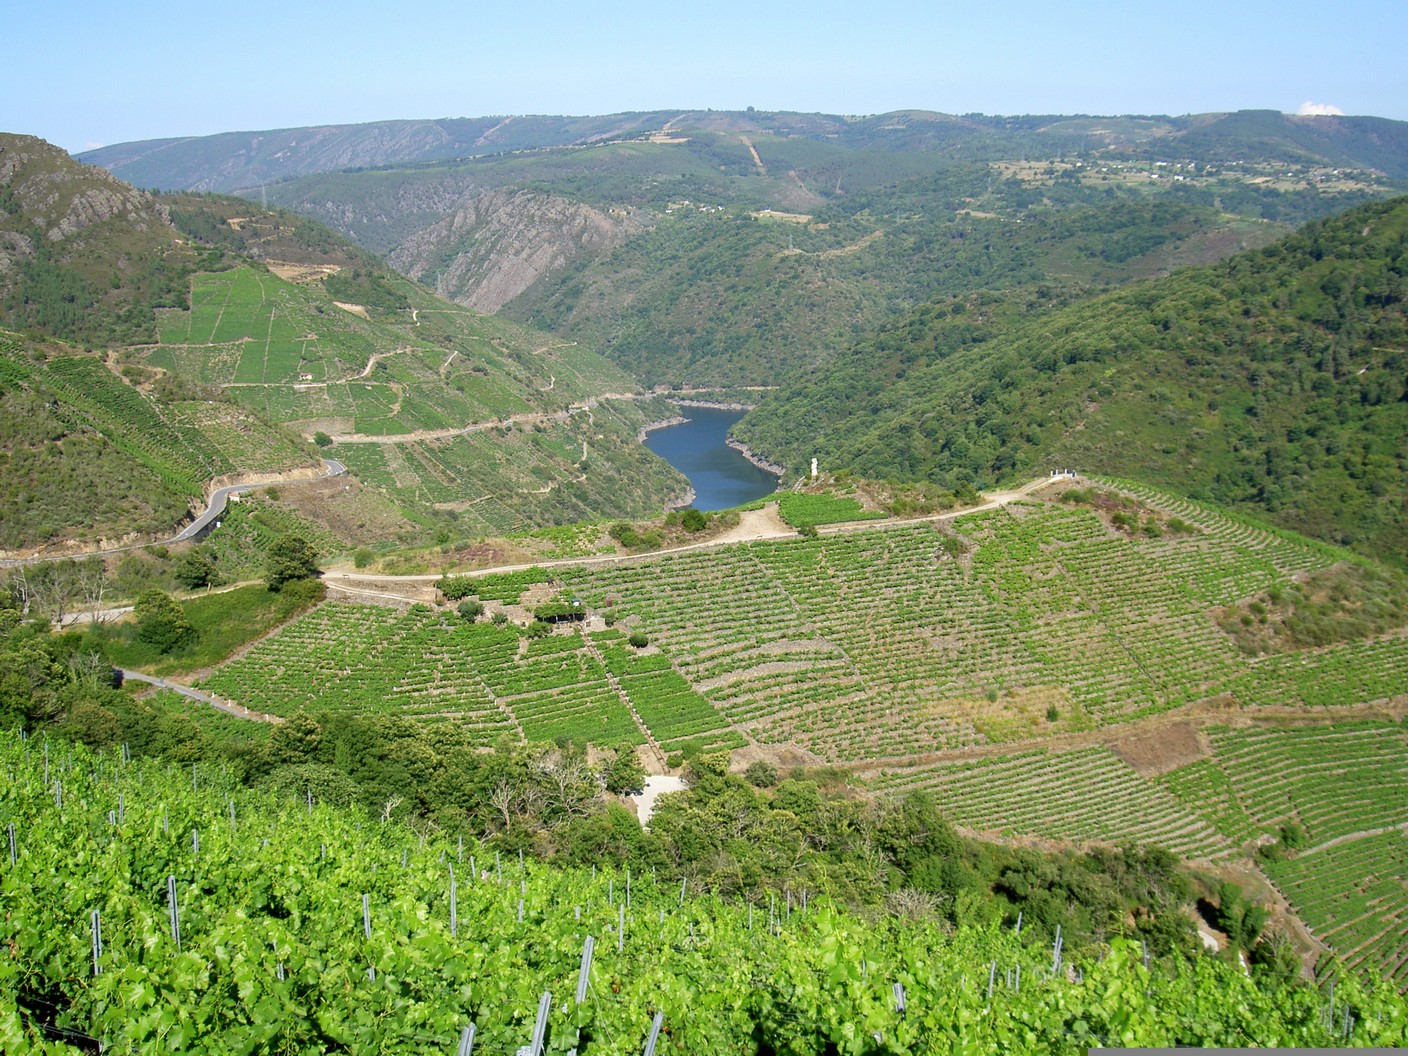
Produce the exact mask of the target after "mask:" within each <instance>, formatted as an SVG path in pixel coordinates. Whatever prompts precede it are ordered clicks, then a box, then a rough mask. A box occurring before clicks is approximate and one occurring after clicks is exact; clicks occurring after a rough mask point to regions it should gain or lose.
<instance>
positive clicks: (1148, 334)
mask: <svg viewBox="0 0 1408 1056" xmlns="http://www.w3.org/2000/svg"><path fill="white" fill-rule="evenodd" d="M1406 240H1408V202H1405V201H1404V200H1403V199H1398V200H1395V201H1392V202H1389V203H1381V204H1376V205H1371V206H1365V207H1362V208H1359V209H1355V210H1352V211H1350V212H1348V213H1345V214H1343V215H1341V216H1338V217H1335V218H1333V219H1331V220H1328V221H1325V222H1323V223H1318V224H1314V225H1310V226H1308V227H1307V228H1306V229H1304V230H1303V231H1301V232H1300V233H1298V234H1296V235H1293V236H1291V237H1289V238H1286V239H1284V240H1282V241H1281V242H1278V243H1276V244H1275V245H1273V246H1269V247H1267V248H1265V249H1263V250H1261V251H1258V252H1251V253H1247V254H1244V255H1242V256H1239V257H1236V258H1234V259H1233V260H1231V261H1229V262H1227V263H1225V264H1222V265H1217V266H1213V267H1208V268H1200V269H1191V270H1188V271H1184V272H1180V273H1178V274H1176V275H1174V276H1172V277H1170V278H1167V279H1163V280H1159V281H1157V282H1152V283H1147V284H1141V285H1137V286H1133V287H1130V288H1127V289H1124V290H1121V291H1118V292H1115V293H1110V294H1106V295H1103V296H1100V297H1095V298H1090V299H1086V300H1082V301H1078V302H1076V303H1074V304H1069V305H1064V306H1062V305H1060V304H1052V303H1051V302H1050V301H1049V300H1040V299H1038V298H1036V297H1035V296H1032V295H1030V294H1022V295H1015V296H1008V297H988V296H983V295H978V296H974V297H969V298H954V299H952V300H950V301H946V302H940V303H938V304H935V305H931V306H929V307H927V308H924V309H921V310H920V311H918V312H916V313H914V314H913V315H912V316H910V317H909V318H908V319H906V320H904V321H903V322H901V323H898V324H895V325H893V326H891V327H889V328H887V329H886V330H885V331H883V332H882V333H881V334H880V335H879V336H877V337H876V338H874V339H872V340H871V341H869V342H866V343H864V344H862V345H859V346H857V347H856V348H855V349H853V350H852V352H850V353H849V354H848V355H846V356H844V357H842V359H841V360H839V361H838V363H837V364H836V366H835V367H834V368H833V369H832V370H831V371H829V372H828V373H827V374H825V375H823V376H822V377H821V378H819V379H818V380H817V381H816V382H815V383H811V384H799V385H797V386H794V387H793V388H791V389H790V390H788V391H786V392H784V393H781V394H779V395H778V396H777V397H775V398H772V399H770V400H769V401H768V402H767V403H766V404H765V405H764V407H762V408H761V409H760V410H759V411H757V412H755V413H754V414H753V415H751V416H750V417H749V419H747V420H746V421H745V422H744V423H742V424H741V426H740V429H739V430H738V433H739V435H740V437H741V438H742V439H744V440H746V441H747V442H748V443H749V444H750V445H752V446H753V447H754V449H755V450H759V451H762V452H764V453H767V454H769V455H771V456H773V457H777V458H779V459H780V460H781V461H784V462H787V463H789V464H791V465H792V466H800V465H802V464H803V461H804V459H806V458H809V457H811V456H813V455H819V456H821V458H822V461H823V463H824V464H826V465H828V466H830V467H831V468H833V469H838V468H841V467H849V468H852V469H854V470H856V471H857V472H860V473H863V474H866V475H869V476H876V477H897V478H901V479H928V480H934V481H938V482H943V483H955V482H957V481H960V480H965V479H966V480H974V481H977V482H978V483H980V484H986V483H990V482H992V481H994V480H997V479H999V478H1002V477H1006V476H1010V475H1012V474H1013V473H1026V472H1030V471H1033V470H1037V471H1041V470H1044V469H1046V468H1048V466H1049V465H1052V464H1054V465H1068V464H1074V465H1078V466H1079V467H1080V468H1082V469H1084V470H1088V471H1099V472H1106V473H1111V474H1115V475H1119V476H1126V477H1130V478H1134V479H1138V480H1142V481H1148V482H1155V483H1163V484H1167V485H1169V486H1173V487H1177V488H1180V489H1183V490H1185V491H1187V492H1188V493H1191V494H1194V495H1199V496H1203V497H1207V498H1211V499H1214V500H1216V501H1219V502H1222V503H1227V504H1230V505H1233V506H1237V507H1241V508H1244V509H1256V510H1260V511H1263V512H1264V513H1266V514H1268V515H1269V516H1271V517H1272V518H1273V519H1274V520H1275V521H1276V522H1277V523H1279V524H1283V525H1286V526H1289V527H1293V528H1296V529H1298V530H1300V531H1303V532H1305V533H1306V534H1308V535H1313V536H1317V537H1320V538H1326V539H1331V540H1334V541H1337V542H1344V543H1348V544H1350V545H1353V546H1355V547H1356V548H1358V549H1360V550H1363V551H1365V552H1373V553H1380V554H1389V555H1400V556H1401V555H1402V554H1404V553H1405V552H1408V509H1405V500H1408V487H1405V483H1404V482H1405V480H1408V443H1405V437H1408V398H1405V396H1406V395H1408V393H1405V389H1404V378H1405V366H1404V358H1403V357H1404V352H1403V349H1404V347H1405V338H1408V335H1405V323H1404V317H1403V301H1404V295H1405V269H1408V262H1405V256H1404V247H1405V241H1406Z"/></svg>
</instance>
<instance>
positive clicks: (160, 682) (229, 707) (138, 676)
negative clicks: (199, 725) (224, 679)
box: [119, 668, 284, 722]
mask: <svg viewBox="0 0 1408 1056" xmlns="http://www.w3.org/2000/svg"><path fill="white" fill-rule="evenodd" d="M119 670H120V671H121V672H122V678H123V681H130V682H145V683H146V684H147V685H149V686H156V687H157V688H158V689H169V690H171V691H172V692H173V693H179V694H181V696H183V697H189V698H190V699H191V700H195V701H199V702H200V703H202V704H209V705H210V706H211V707H212V708H215V709H217V710H219V711H223V712H225V714H227V715H233V716H235V717H236V718H238V719H254V720H256V721H258V722H283V721H284V720H283V719H281V718H280V717H279V716H277V715H265V714H264V713H263V712H262V711H250V710H249V709H248V708H246V707H242V706H241V705H239V704H232V703H230V702H229V701H228V700H221V699H220V698H219V697H217V696H216V695H215V694H214V693H205V692H202V691H201V690H199V689H192V688H191V687H190V686H185V685H182V684H181V683H180V682H169V681H167V680H166V679H164V678H156V677H154V676H152V675H144V674H142V672H140V671H128V670H127V669H126V668H119Z"/></svg>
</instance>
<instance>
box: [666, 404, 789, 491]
mask: <svg viewBox="0 0 1408 1056" xmlns="http://www.w3.org/2000/svg"><path fill="white" fill-rule="evenodd" d="M744 413H745V412H743V411H725V410H719V409H717V408H713V407H681V408H680V414H681V415H682V416H684V417H687V418H688V419H689V421H687V422H685V423H684V424H683V425H672V426H669V427H668V428H666V429H656V430H655V431H654V432H652V433H650V434H648V435H647V436H646V438H645V446H646V447H648V448H650V450H652V451H654V452H655V453H656V454H657V455H659V456H660V457H661V458H663V459H664V460H665V461H666V462H668V463H670V465H672V466H674V467H675V468H676V469H678V470H679V471H680V472H681V473H683V474H684V475H685V476H686V477H688V478H689V483H690V486H691V487H693V488H694V508H695V509H698V510H705V511H708V510H726V509H728V508H729V507H730V506H738V505H741V504H742V503H745V502H752V501H753V500H754V499H761V498H762V497H763V496H764V495H771V494H772V493H773V492H774V491H775V490H776V489H777V477H775V476H773V475H772V474H771V473H767V472H765V471H763V470H761V469H759V468H758V467H757V466H755V465H753V463H751V462H749V461H748V460H747V459H746V458H744V457H743V456H742V455H740V454H739V453H738V452H737V451H735V450H734V449H733V448H731V447H726V446H724V441H725V440H727V439H728V431H729V429H730V428H731V427H732V426H733V423H734V422H736V421H738V419H740V418H742V417H743V415H744Z"/></svg>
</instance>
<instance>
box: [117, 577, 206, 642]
mask: <svg viewBox="0 0 1408 1056" xmlns="http://www.w3.org/2000/svg"><path fill="white" fill-rule="evenodd" d="M132 614H133V615H134V616H136V617H137V640H138V641H140V642H146V643H147V644H148V645H152V646H155V647H156V649H157V651H158V652H162V653H169V652H171V651H172V650H173V649H176V648H177V647H178V646H182V645H185V644H186V643H187V642H190V641H191V640H192V639H194V638H195V636H196V630H195V628H194V627H192V626H191V622H190V620H188V619H186V612H185V610H184V609H182V608H181V606H180V605H178V604H177V603H176V599H175V598H173V597H172V596H171V595H170V594H168V593H166V591H164V590H146V591H143V592H142V593H141V594H139V595H138V596H137V602H136V604H135V605H134V606H133V607H132Z"/></svg>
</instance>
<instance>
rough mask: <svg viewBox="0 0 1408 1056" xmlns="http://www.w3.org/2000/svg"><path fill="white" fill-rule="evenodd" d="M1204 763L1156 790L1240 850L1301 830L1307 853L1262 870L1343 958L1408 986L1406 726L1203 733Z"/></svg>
mask: <svg viewBox="0 0 1408 1056" xmlns="http://www.w3.org/2000/svg"><path fill="white" fill-rule="evenodd" d="M1208 739H1209V742H1210V745H1211V748H1212V750H1213V753H1214V754H1213V755H1212V757H1211V758H1208V759H1205V760H1202V761H1199V762H1197V763H1193V764H1190V765H1188V766H1185V767H1181V768H1179V769H1177V770H1174V771H1173V772H1172V773H1170V774H1168V775H1166V776H1165V777H1164V778H1163V779H1162V783H1163V784H1164V785H1165V787H1167V788H1168V789H1169V790H1170V791H1171V792H1172V793H1173V794H1174V795H1175V796H1176V797H1178V798H1179V799H1180V800H1182V802H1183V803H1184V804H1185V806H1186V807H1187V809H1188V810H1190V811H1192V812H1195V813H1199V814H1202V815H1203V816H1204V817H1206V818H1207V819H1208V820H1209V822H1210V823H1211V824H1213V825H1214V826H1215V827H1216V828H1217V829H1218V830H1219V831H1221V832H1222V833H1224V834H1225V835H1226V836H1227V837H1228V838H1229V839H1232V840H1234V841H1236V842H1237V843H1239V844H1242V843H1245V842H1246V841H1248V840H1250V839H1254V838H1257V837H1261V836H1265V838H1267V839H1272V838H1275V837H1276V836H1277V835H1278V834H1279V832H1280V828H1281V826H1282V825H1284V824H1287V823H1297V824H1299V825H1300V826H1301V827H1302V828H1303V830H1304V833H1305V836H1304V841H1305V843H1306V844H1307V846H1306V847H1304V848H1302V849H1300V850H1296V851H1294V852H1293V853H1292V854H1291V855H1290V856H1289V857H1285V858H1282V859H1279V860H1270V861H1267V862H1266V863H1265V864H1264V869H1265V871H1266V873H1267V875H1268V876H1269V877H1270V878H1271V879H1272V880H1273V881H1275V883H1276V884H1277V886H1278V887H1279V888H1280V889H1281V891H1282V892H1283V893H1284V894H1285V896H1286V898H1287V899H1288V900H1289V901H1290V903H1291V905H1292V906H1293V907H1294V908H1295V910H1296V912H1297V913H1298V914H1299V915H1300V916H1301V918H1302V919H1303V920H1304V921H1305V922H1306V924H1307V925H1309V927H1310V929H1311V931H1312V932H1313V933H1314V934H1315V935H1316V937H1317V938H1319V939H1320V940H1321V941H1323V942H1325V943H1328V944H1330V945H1331V946H1332V947H1333V948H1334V949H1335V950H1336V951H1337V952H1338V953H1339V954H1340V955H1341V956H1342V957H1343V958H1344V959H1345V960H1346V961H1347V962H1348V963H1350V964H1351V965H1355V966H1372V967H1374V968H1376V969H1377V970H1379V971H1381V972H1382V973H1383V974H1384V976H1385V977H1386V978H1392V979H1394V980H1395V981H1396V982H1397V983H1398V985H1399V986H1403V985H1405V984H1408V839H1405V826H1408V730H1405V728H1404V726H1403V724H1401V723H1386V722H1360V723H1335V724H1333V725H1326V726H1316V727H1307V728H1275V727H1266V726H1260V727H1253V728H1251V729H1215V730H1211V731H1209V733H1208Z"/></svg>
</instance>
